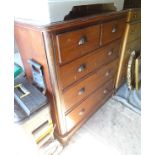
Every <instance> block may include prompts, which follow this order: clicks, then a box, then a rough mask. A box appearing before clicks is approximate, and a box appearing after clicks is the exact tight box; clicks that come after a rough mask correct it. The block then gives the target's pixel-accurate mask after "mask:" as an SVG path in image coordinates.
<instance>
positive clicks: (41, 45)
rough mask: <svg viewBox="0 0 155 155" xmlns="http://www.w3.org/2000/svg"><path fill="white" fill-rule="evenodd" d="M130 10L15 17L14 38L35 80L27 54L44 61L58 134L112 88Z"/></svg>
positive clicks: (65, 133)
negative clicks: (55, 18)
mask: <svg viewBox="0 0 155 155" xmlns="http://www.w3.org/2000/svg"><path fill="white" fill-rule="evenodd" d="M126 17H127V12H126V11H120V12H113V13H107V14H101V15H96V16H91V17H86V18H81V19H76V20H70V21H65V22H60V23H55V24H50V25H46V26H41V25H39V26H38V25H33V24H28V23H26V22H20V21H16V22H15V38H16V42H17V45H18V48H19V51H20V54H21V57H22V60H23V64H24V66H25V71H26V75H27V77H28V78H29V79H30V80H31V78H32V75H31V70H30V66H29V64H28V59H33V60H35V61H37V62H38V63H40V64H41V65H42V66H43V72H44V77H45V83H46V88H47V92H46V93H47V96H48V99H49V103H50V105H51V116H52V120H53V123H54V124H55V125H56V128H55V133H54V134H55V136H57V137H58V138H59V139H60V140H61V141H62V142H65V141H67V140H68V138H69V137H71V135H72V134H73V133H74V132H75V131H76V130H77V129H78V128H79V127H80V126H81V125H82V124H83V123H84V122H85V121H86V120H87V119H88V118H89V117H90V116H91V115H92V114H93V113H94V112H95V111H96V110H97V109H98V108H99V107H100V106H102V105H103V104H104V103H105V101H107V100H108V99H109V98H110V97H111V96H112V94H113V90H114V83H115V77H116V73H117V69H118V68H117V66H118V58H119V49H120V44H121V40H122V34H123V33H124V28H125V21H126Z"/></svg>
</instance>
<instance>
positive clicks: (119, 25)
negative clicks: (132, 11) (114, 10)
mask: <svg viewBox="0 0 155 155" xmlns="http://www.w3.org/2000/svg"><path fill="white" fill-rule="evenodd" d="M124 29H125V19H118V20H113V21H111V22H107V23H103V25H102V44H103V45H105V44H107V43H109V42H111V41H113V40H116V39H118V38H120V37H121V36H122V34H123V32H124Z"/></svg>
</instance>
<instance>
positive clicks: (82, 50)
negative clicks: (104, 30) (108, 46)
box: [56, 25, 100, 64]
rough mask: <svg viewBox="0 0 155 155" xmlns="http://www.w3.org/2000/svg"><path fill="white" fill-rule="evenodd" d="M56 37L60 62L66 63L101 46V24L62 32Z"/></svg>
mask: <svg viewBox="0 0 155 155" xmlns="http://www.w3.org/2000/svg"><path fill="white" fill-rule="evenodd" d="M56 39H57V45H58V55H59V63H61V64H62V63H66V62H69V61H71V60H73V59H75V58H78V57H80V56H82V55H84V54H86V53H89V52H90V51H93V50H94V49H96V48H98V47H99V45H100V25H95V26H90V27H87V28H83V29H79V30H76V31H70V32H66V33H62V34H59V35H57V36H56Z"/></svg>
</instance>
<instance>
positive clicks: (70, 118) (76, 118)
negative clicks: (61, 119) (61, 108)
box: [66, 79, 114, 131]
mask: <svg viewBox="0 0 155 155" xmlns="http://www.w3.org/2000/svg"><path fill="white" fill-rule="evenodd" d="M113 84H114V80H113V79H112V80H110V81H109V82H107V83H106V84H105V85H103V86H102V87H100V88H99V89H98V90H97V91H95V92H94V93H93V94H92V95H90V96H89V97H88V98H87V99H86V100H84V101H83V102H82V103H81V104H80V105H79V106H77V107H76V108H75V109H74V110H73V111H71V112H70V113H69V114H68V115H66V126H67V131H70V130H71V129H72V128H73V127H74V126H76V125H77V124H78V123H79V122H80V121H83V120H84V119H87V118H88V117H89V115H90V114H91V113H92V112H94V111H95V110H96V109H97V108H98V107H99V105H101V104H102V103H104V102H105V101H106V100H107V99H108V98H109V97H110V96H111V95H112V89H113Z"/></svg>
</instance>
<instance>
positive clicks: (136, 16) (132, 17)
mask: <svg viewBox="0 0 155 155" xmlns="http://www.w3.org/2000/svg"><path fill="white" fill-rule="evenodd" d="M140 19H141V11H140V10H131V11H129V13H128V17H127V22H132V21H136V20H140Z"/></svg>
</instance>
